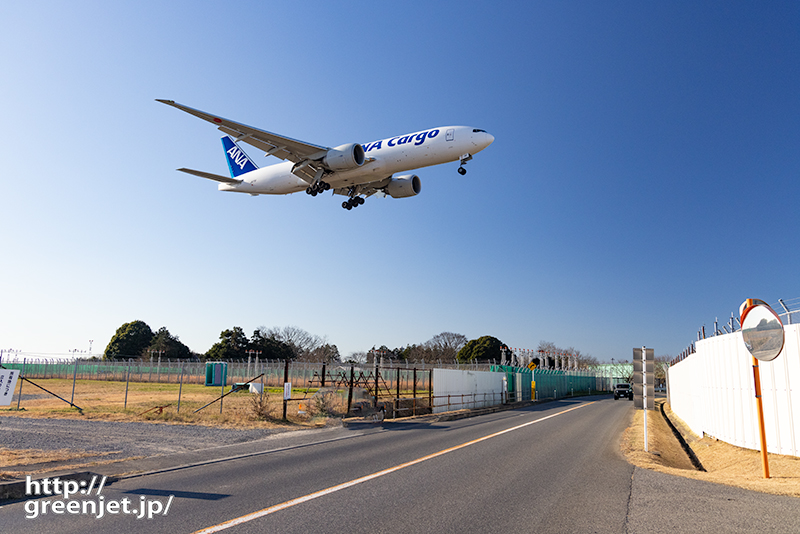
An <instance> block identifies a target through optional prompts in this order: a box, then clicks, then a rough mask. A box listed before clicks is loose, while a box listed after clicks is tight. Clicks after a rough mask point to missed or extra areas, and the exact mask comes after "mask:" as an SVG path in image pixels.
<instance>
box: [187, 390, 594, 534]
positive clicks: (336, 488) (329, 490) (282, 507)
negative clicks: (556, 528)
mask: <svg viewBox="0 0 800 534" xmlns="http://www.w3.org/2000/svg"><path fill="white" fill-rule="evenodd" d="M595 402H596V401H592V402H587V403H585V404H579V405H578V406H573V407H572V408H569V409H567V410H564V411H561V412H558V413H554V414H551V415H548V416H546V417H542V418H541V419H535V420H533V421H528V422H527V423H523V424H521V425H517V426H515V427H512V428H507V429H506V430H501V431H500V432H495V433H494V434H489V435H487V436H483V437H482V438H478V439H474V440H472V441H467V442H466V443H462V444H461V445H456V446H455V447H450V448H449V449H443V450H441V451H439V452H434V453H433V454H429V455H427V456H423V457H421V458H417V459H416V460H411V461H410V462H406V463H404V464H400V465H396V466H394V467H390V468H388V469H384V470H383V471H378V472H376V473H372V474H371V475H367V476H364V477H361V478H356V479H353V480H351V481H349V482H344V483H342V484H338V485H336V486H331V487H330V488H327V489H324V490H320V491H316V492H314V493H309V494H308V495H304V496H302V497H298V498H296V499H292V500H290V501H286V502H283V503H281V504H276V505H275V506H270V507H269V508H264V509H263V510H259V511H257V512H253V513H252V514H247V515H243V516H240V517H237V518H235V519H231V520H229V521H225V522H224V523H220V524H219V525H214V526H211V527H208V528H204V529H202V530H198V531H195V532H194V533H193V534H211V533H212V532H221V531H223V530H226V529H229V528H231V527H235V526H236V525H241V524H242V523H247V522H249V521H252V520H254V519H258V518H259V517H264V516H266V515H270V514H274V513H275V512H278V511H280V510H285V509H286V508H291V507H292V506H296V505H298V504H302V503H304V502H308V501H312V500H314V499H317V498H319V497H322V496H324V495H329V494H331V493H336V492H337V491H341V490H343V489H347V488H349V487H352V486H355V485H357V484H361V483H362V482H367V481H369V480H372V479H375V478H379V477H382V476H384V475H388V474H390V473H394V472H395V471H400V470H401V469H405V468H406V467H411V466H412V465H416V464H418V463H422V462H424V461H425V460H430V459H432V458H436V457H437V456H442V455H444V454H447V453H449V452H453V451H457V450H459V449H463V448H465V447H469V446H470V445H475V444H476V443H480V442H481V441H486V440H487V439H491V438H496V437H497V436H502V435H503V434H507V433H509V432H513V431H515V430H519V429H520V428H525V427H526V426H530V425H533V424H536V423H540V422H542V421H546V420H548V419H552V418H553V417H556V416H559V415H563V414H565V413H567V412H571V411H572V410H577V409H578V408H583V407H584V406H589V405H590V404H594V403H595Z"/></svg>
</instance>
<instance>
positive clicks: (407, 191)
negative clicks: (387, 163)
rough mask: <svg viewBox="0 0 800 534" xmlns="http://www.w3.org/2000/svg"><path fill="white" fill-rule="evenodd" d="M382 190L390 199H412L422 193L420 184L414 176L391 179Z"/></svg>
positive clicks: (407, 175)
mask: <svg viewBox="0 0 800 534" xmlns="http://www.w3.org/2000/svg"><path fill="white" fill-rule="evenodd" d="M383 190H384V191H385V192H386V194H387V195H389V196H390V197H392V198H406V197H413V196H414V195H419V192H420V191H422V183H421V182H420V180H419V176H417V175H416V174H406V175H403V176H396V177H393V178H392V179H391V180H390V181H389V184H388V185H387V186H386V187H384V188H383Z"/></svg>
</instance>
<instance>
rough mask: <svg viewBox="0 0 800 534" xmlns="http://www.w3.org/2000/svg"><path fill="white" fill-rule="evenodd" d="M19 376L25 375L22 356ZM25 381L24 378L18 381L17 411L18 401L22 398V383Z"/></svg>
mask: <svg viewBox="0 0 800 534" xmlns="http://www.w3.org/2000/svg"><path fill="white" fill-rule="evenodd" d="M20 376H25V358H22V372H21V373H20ZM23 382H25V381H24V380H20V381H19V397H17V411H19V403H20V401H21V400H22V383H23Z"/></svg>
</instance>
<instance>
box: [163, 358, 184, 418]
mask: <svg viewBox="0 0 800 534" xmlns="http://www.w3.org/2000/svg"><path fill="white" fill-rule="evenodd" d="M167 376H169V375H167ZM181 393H183V364H181V385H180V386H178V413H181Z"/></svg>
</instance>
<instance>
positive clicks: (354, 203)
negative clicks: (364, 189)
mask: <svg viewBox="0 0 800 534" xmlns="http://www.w3.org/2000/svg"><path fill="white" fill-rule="evenodd" d="M363 203H364V198H363V197H353V198H351V199H350V200H346V201H344V202H342V207H343V208H344V209H346V210H347V211H350V210H351V209H353V208H356V207H358V206H360V205H361V204H363Z"/></svg>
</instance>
